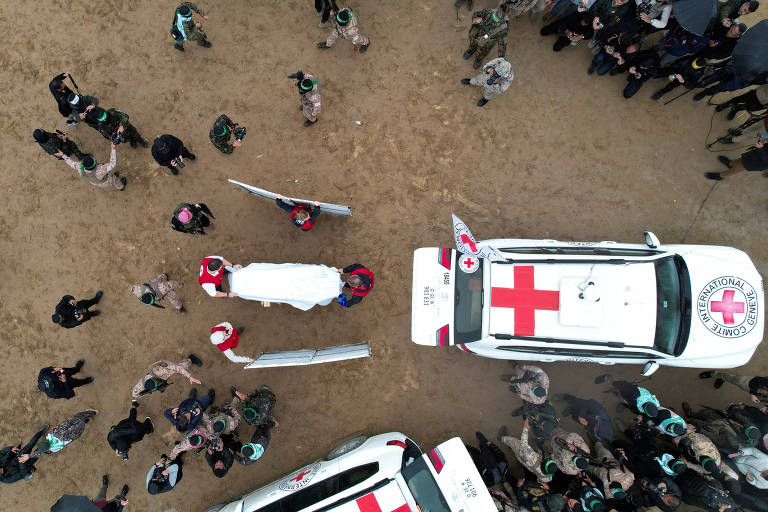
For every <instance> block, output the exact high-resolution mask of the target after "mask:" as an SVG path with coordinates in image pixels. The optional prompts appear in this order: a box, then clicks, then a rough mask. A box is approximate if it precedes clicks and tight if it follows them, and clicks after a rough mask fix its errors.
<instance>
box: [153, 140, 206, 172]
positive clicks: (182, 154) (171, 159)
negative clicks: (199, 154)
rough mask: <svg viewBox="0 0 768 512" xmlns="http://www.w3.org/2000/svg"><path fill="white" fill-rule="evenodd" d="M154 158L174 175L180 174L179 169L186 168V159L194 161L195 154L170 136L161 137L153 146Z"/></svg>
mask: <svg viewBox="0 0 768 512" xmlns="http://www.w3.org/2000/svg"><path fill="white" fill-rule="evenodd" d="M152 156H153V157H154V158H155V161H156V162H157V163H159V164H160V165H164V166H165V167H168V168H169V169H170V170H171V173H172V174H179V167H180V166H182V167H183V166H184V159H185V158H189V159H190V160H194V159H195V158H196V157H195V154H194V153H190V152H189V150H188V149H187V148H186V147H185V146H184V143H183V142H181V141H180V140H179V139H177V138H176V137H174V136H173V135H170V134H167V133H166V134H165V135H161V136H159V137H158V138H156V139H155V142H154V143H153V144H152Z"/></svg>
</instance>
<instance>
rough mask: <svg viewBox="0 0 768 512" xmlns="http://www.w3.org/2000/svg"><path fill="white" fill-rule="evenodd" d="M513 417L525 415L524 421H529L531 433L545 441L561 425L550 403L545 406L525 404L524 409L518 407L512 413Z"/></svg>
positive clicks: (545, 403)
mask: <svg viewBox="0 0 768 512" xmlns="http://www.w3.org/2000/svg"><path fill="white" fill-rule="evenodd" d="M510 414H511V415H512V416H519V415H521V414H522V415H523V421H525V420H528V425H529V427H530V428H531V433H532V434H533V436H534V437H535V438H536V439H545V438H548V437H549V436H550V434H552V431H553V430H554V429H555V427H557V425H558V424H559V423H560V418H559V417H558V416H557V412H556V411H555V408H554V407H552V404H551V403H549V401H548V400H547V401H545V402H544V403H543V404H533V403H529V402H525V403H524V404H523V406H522V407H518V408H517V409H515V410H513V411H512V412H511V413H510Z"/></svg>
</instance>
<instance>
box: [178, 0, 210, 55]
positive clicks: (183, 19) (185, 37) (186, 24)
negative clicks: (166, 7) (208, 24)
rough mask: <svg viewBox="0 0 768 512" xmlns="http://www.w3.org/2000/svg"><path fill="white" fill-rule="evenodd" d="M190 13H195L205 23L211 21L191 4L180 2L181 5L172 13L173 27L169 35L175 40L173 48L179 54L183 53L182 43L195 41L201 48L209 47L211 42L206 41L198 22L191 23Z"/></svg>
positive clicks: (206, 38)
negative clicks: (179, 52)
mask: <svg viewBox="0 0 768 512" xmlns="http://www.w3.org/2000/svg"><path fill="white" fill-rule="evenodd" d="M192 11H195V12H196V13H197V14H199V15H200V16H202V17H203V19H204V20H206V21H208V20H210V19H211V18H209V17H208V15H207V14H205V13H204V12H203V10H202V9H200V8H199V7H198V6H197V5H195V4H194V3H193V2H181V5H179V6H178V7H177V8H176V11H175V12H174V13H173V22H172V25H173V26H172V27H171V35H173V36H174V39H175V40H176V43H175V44H174V45H173V47H174V48H176V49H177V50H179V51H181V52H183V51H184V41H197V44H199V45H200V46H202V47H203V48H210V47H211V42H210V41H208V36H207V35H205V32H204V31H203V25H202V24H201V23H200V22H199V21H192Z"/></svg>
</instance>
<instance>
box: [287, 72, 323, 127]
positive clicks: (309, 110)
mask: <svg viewBox="0 0 768 512" xmlns="http://www.w3.org/2000/svg"><path fill="white" fill-rule="evenodd" d="M293 83H294V84H296V87H297V88H298V89H299V100H300V102H301V104H300V105H299V110H301V113H302V114H304V117H306V120H305V121H304V127H307V126H312V125H313V124H315V123H316V122H317V116H318V115H319V114H320V109H321V108H322V104H323V101H322V96H321V94H320V86H319V85H318V83H317V80H315V77H314V76H312V75H310V74H309V73H304V74H303V78H302V79H301V80H299V78H298V77H297V78H294V79H293Z"/></svg>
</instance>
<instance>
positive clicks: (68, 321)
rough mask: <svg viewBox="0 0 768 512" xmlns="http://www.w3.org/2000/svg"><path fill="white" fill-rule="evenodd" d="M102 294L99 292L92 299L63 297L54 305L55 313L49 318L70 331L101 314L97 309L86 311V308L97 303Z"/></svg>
mask: <svg viewBox="0 0 768 512" xmlns="http://www.w3.org/2000/svg"><path fill="white" fill-rule="evenodd" d="M102 295H104V292H103V291H101V290H99V291H98V292H96V295H95V296H94V297H93V298H92V299H85V300H76V299H75V298H74V297H73V296H72V295H65V296H63V297H62V298H61V300H60V301H59V303H58V304H56V311H55V313H54V314H53V316H52V317H51V320H53V323H55V324H59V325H60V326H62V327H64V328H66V329H71V328H72V327H77V326H78V325H80V324H82V323H84V322H87V321H88V320H90V319H91V318H93V317H94V316H99V314H100V313H101V312H100V311H99V310H98V309H96V310H93V311H88V308H90V307H91V306H94V305H96V304H98V303H99V301H100V300H101V297H102Z"/></svg>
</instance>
